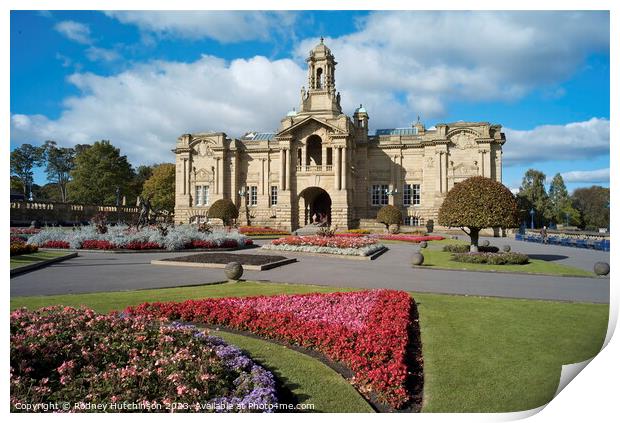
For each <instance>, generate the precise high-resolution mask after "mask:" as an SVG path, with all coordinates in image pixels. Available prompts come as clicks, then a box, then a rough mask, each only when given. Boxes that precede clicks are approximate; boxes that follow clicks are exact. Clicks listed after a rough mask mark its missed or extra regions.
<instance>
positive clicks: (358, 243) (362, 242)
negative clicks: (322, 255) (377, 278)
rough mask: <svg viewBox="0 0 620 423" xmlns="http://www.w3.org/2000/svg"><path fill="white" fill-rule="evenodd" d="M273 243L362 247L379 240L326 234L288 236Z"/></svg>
mask: <svg viewBox="0 0 620 423" xmlns="http://www.w3.org/2000/svg"><path fill="white" fill-rule="evenodd" d="M271 243H272V244H273V245H283V244H284V245H311V246H315V247H332V248H362V247H367V246H369V245H373V244H376V243H377V241H375V240H374V239H370V238H368V237H362V238H359V237H353V238H350V239H348V238H340V237H326V236H317V235H312V236H287V237H284V238H280V239H274V240H273V241H271Z"/></svg>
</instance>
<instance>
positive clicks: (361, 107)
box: [355, 104, 368, 113]
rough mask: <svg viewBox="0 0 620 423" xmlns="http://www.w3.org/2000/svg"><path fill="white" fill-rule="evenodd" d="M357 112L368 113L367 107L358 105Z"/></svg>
mask: <svg viewBox="0 0 620 423" xmlns="http://www.w3.org/2000/svg"><path fill="white" fill-rule="evenodd" d="M355 113H368V112H367V111H366V109H365V108H364V106H362V105H361V104H360V107H358V108H357V109H355Z"/></svg>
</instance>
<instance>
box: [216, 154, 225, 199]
mask: <svg viewBox="0 0 620 423" xmlns="http://www.w3.org/2000/svg"><path fill="white" fill-rule="evenodd" d="M217 166H218V176H217V193H218V194H222V195H223V194H224V157H222V158H219V159H218V160H217Z"/></svg>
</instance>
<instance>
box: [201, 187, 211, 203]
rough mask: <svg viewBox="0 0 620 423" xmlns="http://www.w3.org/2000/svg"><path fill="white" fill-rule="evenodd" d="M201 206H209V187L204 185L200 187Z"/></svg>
mask: <svg viewBox="0 0 620 423" xmlns="http://www.w3.org/2000/svg"><path fill="white" fill-rule="evenodd" d="M202 205H203V206H207V205H209V186H208V185H204V186H203V187H202Z"/></svg>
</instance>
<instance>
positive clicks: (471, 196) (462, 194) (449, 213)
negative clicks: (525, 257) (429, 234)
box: [438, 176, 519, 252]
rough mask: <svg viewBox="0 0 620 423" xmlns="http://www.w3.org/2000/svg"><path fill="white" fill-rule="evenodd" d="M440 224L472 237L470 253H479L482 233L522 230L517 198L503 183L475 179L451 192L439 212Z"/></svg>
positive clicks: (461, 184) (465, 182) (481, 177)
mask: <svg viewBox="0 0 620 423" xmlns="http://www.w3.org/2000/svg"><path fill="white" fill-rule="evenodd" d="M438 223H439V224H440V225H443V226H451V227H460V228H461V229H462V230H463V232H465V233H466V234H467V235H469V238H470V240H471V242H470V251H472V252H476V251H478V236H479V234H480V230H481V229H483V228H492V227H501V228H516V227H518V226H519V208H518V206H517V200H516V198H515V196H514V195H512V193H511V192H510V190H509V189H508V188H506V187H505V186H504V185H502V184H501V183H500V182H497V181H494V180H493V179H489V178H485V177H483V176H474V177H473V178H469V179H466V180H465V181H463V182H460V183H458V184H457V185H455V186H454V188H452V189H451V190H450V191H449V192H448V195H447V196H446V198H445V199H444V201H443V204H442V205H441V207H440V208H439V218H438ZM465 228H468V229H469V232H468V231H467V230H465Z"/></svg>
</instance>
